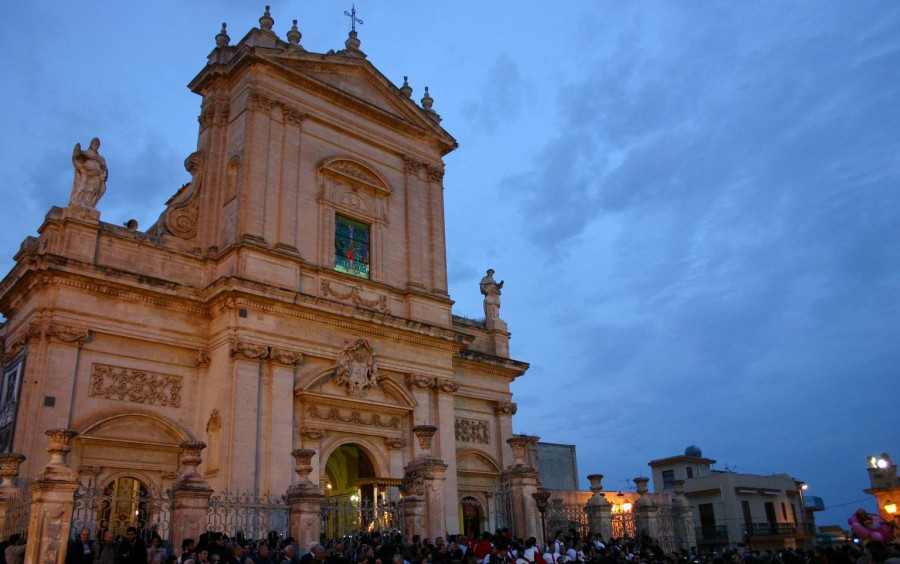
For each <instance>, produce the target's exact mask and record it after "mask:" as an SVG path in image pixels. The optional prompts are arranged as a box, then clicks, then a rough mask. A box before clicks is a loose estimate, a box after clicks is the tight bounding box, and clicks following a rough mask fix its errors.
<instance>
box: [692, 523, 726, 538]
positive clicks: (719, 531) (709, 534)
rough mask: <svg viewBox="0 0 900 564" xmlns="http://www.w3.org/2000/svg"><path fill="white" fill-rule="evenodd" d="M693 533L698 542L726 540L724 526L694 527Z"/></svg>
mask: <svg viewBox="0 0 900 564" xmlns="http://www.w3.org/2000/svg"><path fill="white" fill-rule="evenodd" d="M694 532H695V533H696V535H697V540H698V541H701V540H704V541H716V540H722V541H726V540H728V527H726V526H725V525H705V526H701V527H695V530H694Z"/></svg>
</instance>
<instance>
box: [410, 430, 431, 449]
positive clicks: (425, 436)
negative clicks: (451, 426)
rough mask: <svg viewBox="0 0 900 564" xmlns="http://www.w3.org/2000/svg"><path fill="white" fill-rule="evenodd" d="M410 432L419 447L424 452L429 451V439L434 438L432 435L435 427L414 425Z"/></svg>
mask: <svg viewBox="0 0 900 564" xmlns="http://www.w3.org/2000/svg"><path fill="white" fill-rule="evenodd" d="M412 432H413V433H414V434H415V435H416V439H418V441H419V446H420V447H421V448H422V450H424V451H426V452H427V451H430V450H431V439H432V438H433V437H434V434H435V433H436V432H437V427H435V426H434V425H416V426H415V427H413V428H412Z"/></svg>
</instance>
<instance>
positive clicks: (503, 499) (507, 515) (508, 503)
mask: <svg viewBox="0 0 900 564" xmlns="http://www.w3.org/2000/svg"><path fill="white" fill-rule="evenodd" d="M493 493H494V521H495V522H494V528H495V529H502V528H504V527H506V528H507V529H509V530H510V532H511V533H512V534H513V535H514V536H515V534H516V531H515V527H514V526H513V511H512V489H511V487H510V484H509V482H507V481H501V482H500V483H498V484H497V485H496V486H495V487H494V491H493Z"/></svg>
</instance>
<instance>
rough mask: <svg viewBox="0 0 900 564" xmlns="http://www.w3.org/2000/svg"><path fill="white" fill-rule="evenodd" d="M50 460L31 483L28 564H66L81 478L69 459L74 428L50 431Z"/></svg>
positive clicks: (26, 555) (48, 449) (48, 447)
mask: <svg viewBox="0 0 900 564" xmlns="http://www.w3.org/2000/svg"><path fill="white" fill-rule="evenodd" d="M46 434H47V436H48V437H49V438H50V444H49V445H47V452H49V453H50V460H49V461H48V462H47V465H46V466H44V467H43V468H42V469H41V471H40V473H38V477H37V480H35V481H34V483H32V484H31V516H30V517H29V519H28V548H27V549H26V551H25V562H41V563H42V564H64V563H65V561H66V548H68V543H69V530H70V529H71V527H72V511H73V509H74V507H75V491H76V490H77V489H78V479H77V478H76V474H75V471H74V470H73V469H72V468H69V464H68V462H67V461H66V457H67V455H68V454H69V451H70V450H71V448H72V447H71V446H70V443H71V441H72V437H74V436H75V435H76V434H77V433H76V432H75V431H73V430H72V429H50V430H48V431H47V432H46Z"/></svg>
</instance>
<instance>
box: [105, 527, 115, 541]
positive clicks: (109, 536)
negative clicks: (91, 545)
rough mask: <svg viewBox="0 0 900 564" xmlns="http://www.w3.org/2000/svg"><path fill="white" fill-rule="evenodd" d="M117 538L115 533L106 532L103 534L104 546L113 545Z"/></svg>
mask: <svg viewBox="0 0 900 564" xmlns="http://www.w3.org/2000/svg"><path fill="white" fill-rule="evenodd" d="M115 538H116V537H115V536H114V535H113V532H112V531H110V530H106V531H104V532H103V543H104V544H112V541H113V539H115Z"/></svg>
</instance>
